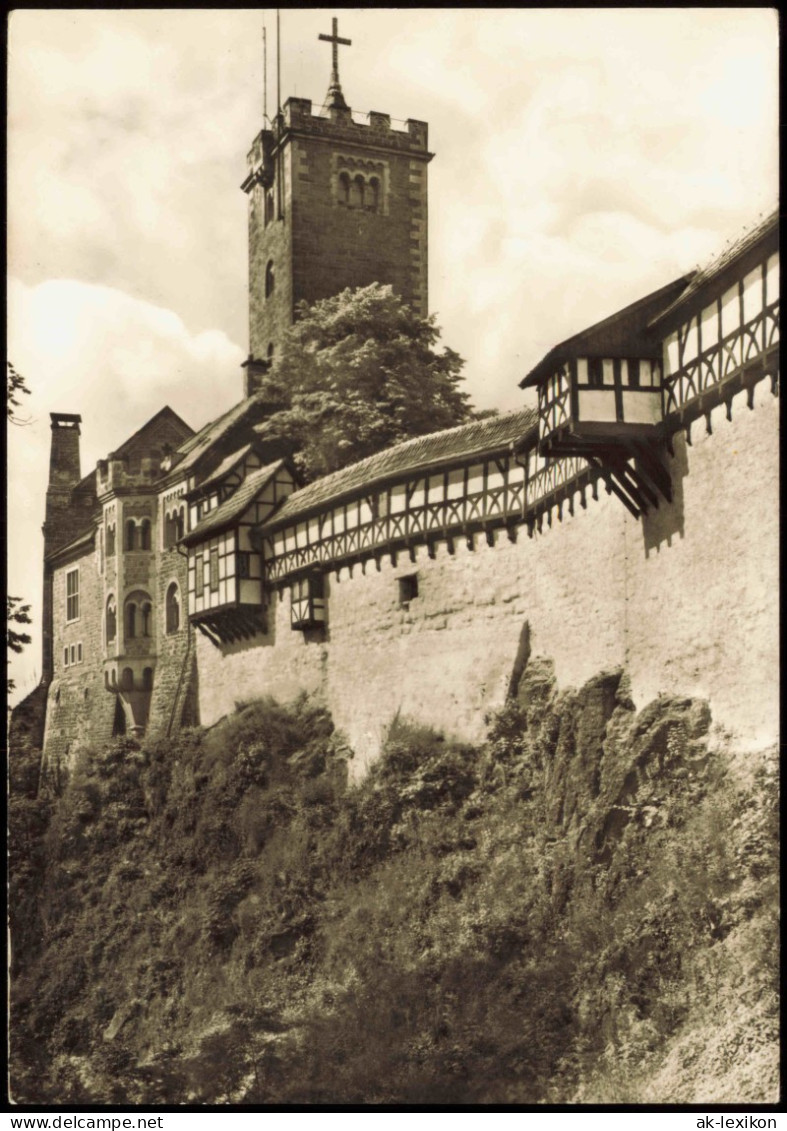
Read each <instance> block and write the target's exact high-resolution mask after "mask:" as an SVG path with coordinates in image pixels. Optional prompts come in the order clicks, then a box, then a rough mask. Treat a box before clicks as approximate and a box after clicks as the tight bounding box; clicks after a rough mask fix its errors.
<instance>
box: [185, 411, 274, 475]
mask: <svg viewBox="0 0 787 1131" xmlns="http://www.w3.org/2000/svg"><path fill="white" fill-rule="evenodd" d="M261 403H262V402H261V400H260V398H259V396H257V395H256V394H255V395H254V396H251V397H246V398H245V399H244V400H242V401H239V402H238V404H236V405H234V406H233V407H232V408H230V409H228V410H227V412H225V413H223V414H222V415H221V416H219V417H217V418H216V419H215V420H211V421H209V422H208V423H207V424H206V425H205V427H204V428H201V429H200V430H199V432H197V433H196V435H194V436H190V437H189V438H188V440H186V441H185V442H184V443H182V444H181V445H180V447H179V448H178V450H177V453H176V454H177V455H179V456H180V457H181V458H180V459H178V460H177V462H175V461H173V465H172V470H171V471H170V472H168V473H167V476H166V478H167V479H171V478H173V477H175V476H182V475H183V473H184V471H188V470H189V469H190V468H192V467H194V466H195V464H197V463H198V462H199V461H200V460H201V459H202V457H203V456H204V455H206V454H207V453H208V451H209V450H210V449H211V448H212V447H213V445H214V444H215V443H216V441H217V440H220V439H222V437H224V436H226V434H227V433H228V432H229V431H230V429H231V428H233V427H234V425H236V424H238V423H240V421H242V420H243V419H244V417H245V416H246V415H248V414H249V413H250V412H252V411H253V410H254V409H255V408H257V407H258V406H260V405H261Z"/></svg>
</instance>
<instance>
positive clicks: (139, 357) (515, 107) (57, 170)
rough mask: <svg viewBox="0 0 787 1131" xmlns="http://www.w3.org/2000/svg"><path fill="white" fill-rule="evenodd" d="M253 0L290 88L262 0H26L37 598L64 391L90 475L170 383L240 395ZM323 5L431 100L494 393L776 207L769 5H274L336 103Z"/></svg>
mask: <svg viewBox="0 0 787 1131" xmlns="http://www.w3.org/2000/svg"><path fill="white" fill-rule="evenodd" d="M263 15H264V16H265V19H266V22H267V25H268V43H269V61H270V64H271V65H270V68H269V109H272V108H273V101H274V99H275V81H274V75H273V60H274V58H275V54H274V45H275V13H274V12H273V11H272V10H271V11H268V12H267V13H263V11H262V10H261V9H255V10H250V9H245V10H240V11H231V10H221V11H210V10H193V11H189V10H185V9H175V10H162V11H155V10H147V9H146V10H133V9H132V10H122V11H93V10H72V11H69V10H59V11H58V10H47V11H27V10H21V11H19V10H18V11H16V12H14V13H13V14H12V16H11V21H10V58H9V118H8V121H9V181H8V202H9V264H8V268H9V276H10V281H9V312H8V317H9V327H8V333H9V357H10V358H11V359H12V361H13V362H14V364H15V365H16V367H17V369H19V370H20V371H21V372H22V373H23V374H24V375H25V377H26V379H27V381H28V383H29V385H30V387H31V388H32V390H33V395H32V396H31V397H28V398H25V404H24V406H23V408H24V413H25V415H26V417H27V418H28V419H29V420H30V423H29V424H28V426H26V427H23V428H11V429H10V437H9V469H8V472H9V499H8V516H9V532H8V546H9V567H8V577H9V589H10V592H11V593H14V594H19V595H22V596H24V597H25V598H26V599H27V600H29V601H31V603H32V605H33V610H34V614H35V616H36V620H37V621H38V620H39V618H40V590H41V564H40V559H41V543H42V539H41V532H40V526H41V522H42V521H43V515H44V494H45V489H46V476H47V466H48V448H49V435H50V434H49V413H50V412H51V411H56V412H79V413H81V414H82V418H83V426H82V471H83V474H86V473H87V472H88V471H89V470H90V468H91V467H92V466H94V464H95V461H96V460H97V459H99V458H101V457H102V456H103V455H105V454H106V453H107V452H108V451H110V450H111V449H113V448H115V447H117V446H118V445H119V444H120V443H121V442H122V441H123V440H124V439H125V438H126V436H128V435H129V434H130V433H131V432H132V431H134V430H135V429H136V428H137V427H139V426H140V425H141V424H143V423H144V421H145V420H146V419H148V418H149V417H150V416H152V415H153V414H154V413H155V412H156V411H157V410H158V409H159V408H160V407H161V406H162V405H163V404H169V405H171V406H172V408H174V409H175V411H176V412H179V413H180V414H181V415H182V416H183V417H184V419H186V420H187V421H188V423H189V424H191V425H192V427H194V428H198V427H200V426H201V425H202V424H204V423H205V422H206V421H207V420H208V419H210V418H211V417H213V416H215V415H217V414H218V413H219V412H221V411H223V410H224V409H225V408H227V407H229V406H230V405H232V404H233V403H234V402H235V401H236V400H237V399H238V398H239V397H240V394H241V370H240V368H239V365H240V362H241V361H242V360H243V358H244V357H245V356H246V354H247V352H248V338H247V301H246V285H247V259H246V197H245V196H244V194H243V193H242V192H241V191H240V188H239V186H240V183H241V181H242V180H243V177H244V175H245V155H246V151H247V149H248V147H249V144H250V142H251V139H252V137H253V136H254V134H255V133H256V132H257V131H258V130H259V129H260V125H261V117H262V86H263V83H262V73H263V68H262V47H261V41H262V34H261V28H262V20H263ZM332 15H338V17H339V30H340V34H341V35H343V36H347V37H350V38H352V40H353V45H352V47H350V48H342V49H341V78H342V85H343V88H344V92H345V96H346V98H347V101H348V102H349V103H350V105H351V106H352V107H353V109H355V110H359V111H368V110H380V111H384V112H387V113H390V114H391V115H392V117H394V118H398V119H405V118H407V117H413V118H420V119H424V120H426V121H428V122H429V130H430V134H429V137H430V148H431V149H432V150H433V151H434V152H435V153H436V157H435V159H434V161H433V162H432V163H431V165H430V167H429V178H430V181H429V191H430V214H429V225H430V230H429V240H430V245H429V251H430V264H429V267H430V271H429V276H430V307H431V310H432V311H434V312H435V313H436V314H437V318H438V323H439V325H440V326H441V327H442V331H443V339H444V341H445V342H446V343H447V344H448V345H450V346H452V347H453V348H454V349H456V350H458V351H459V353H460V354H461V355H462V356H463V357H464V358H465V359H466V361H467V365H466V370H465V372H466V376H467V384H468V389H469V392H470V393H471V395H472V398H473V400H474V402H475V403H476V404H477V405H478V406H479V407H484V408H486V407H497V408H500V409H508V408H515V407H518V406H519V405H521V403H522V394H521V392H520V391H519V390H518V388H517V382H518V380H519V379H520V378H521V377H522V376H523V375H524V373H525V372H527V370H528V369H529V368H530V367H531V366H532V365H533V364H534V363H535V362H536V361H538V359H539V358H540V356H541V355H542V354H543V353H544V352H546V350H547V349H549V348H550V346H552V345H553V344H555V343H556V342H557V341H560V340H561V339H562V338H564V337H567V336H568V335H570V334H572V333H574V332H575V331H577V330H579V329H582V328H583V327H584V326H586V325H588V324H590V323H592V322H593V321H596V320H598V319H600V318H602V317H605V316H606V315H607V314H609V313H612V312H613V311H614V310H615V309H617V308H619V307H620V306H623V305H625V304H626V303H628V302H632V301H634V300H635V299H637V298H639V297H641V296H642V295H644V294H646V293H647V292H648V291H650V290H652V289H654V288H655V287H657V286H660V285H661V284H662V283H664V282H666V281H668V280H669V279H670V278H672V277H674V276H676V275H678V274H680V273H681V272H683V271H685V270H688V269H689V268H691V267H693V266H696V265H697V264H698V263H700V262H702V261H703V260H705V259H706V258H707V257H708V256H709V255H711V254H713V253H714V251H716V250H719V249H720V248H721V247H723V245H724V243H725V242H726V241H727V240H729V239H731V238H732V237H734V236H735V235H736V234H737V233H739V232H740V230H741V228H743V227H745V226H747V225H749V224H751V223H752V222H753V221H755V220H756V219H757V217H758V216H759V215H760V214H761V213H763V212H767V211H769V210H770V209H771V208H772V207H773V206H774V203H775V201H776V193H777V99H778V92H777V73H778V64H777V50H778V27H777V21H776V15H775V12H774V10H772V9H768V8H747V9H735V8H703V9H664V8H652V9H647V8H641V9H636V8H632V9H614V8H610V9H603V8H602V9H554V10H549V9H546V10H545V9H538V10H536V9H521V8H520V9H500V10H495V9H475V10H474V9H457V10H451V9H442V10H437V9H421V10H419V9H415V10H413V9H401V10H396V9H362V8H359V9H348V10H342V9H335V10H332V9H298V10H287V9H284V10H283V11H282V94H283V97H285V98H286V97H287V96H289V95H295V94H297V95H298V96H299V97H306V98H311V99H312V100H313V101H314V103H315V104H316V106H317V107H319V106H320V105H321V104H322V100H323V98H324V96H325V92H326V89H327V85H328V78H329V71H330V49H329V47H328V46H327V45H326V44H323V43H319V42H318V39H317V36H318V33H319V32H327V31H330V19H331V16H332ZM14 668H15V670H14V673H13V674H14V675H15V677H16V679H17V682H18V685H19V687H20V689H21V690H23V691H25V690H28V689H29V688H30V687H31V686H32V685H33V681H34V679H35V678H36V676H37V675H38V674H40V646H39V644H38V632H37V626H36V642H35V644H34V646H33V647H31V648H29V649H27V650H26V652H25V654H24V655H23V657H22V658H21V661H17V662H16V663H15V665H14Z"/></svg>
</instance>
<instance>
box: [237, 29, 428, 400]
mask: <svg viewBox="0 0 787 1131" xmlns="http://www.w3.org/2000/svg"><path fill="white" fill-rule="evenodd" d="M333 23H334V28H333V35H332V36H321V38H324V39H326V40H328V41H329V42H331V44H332V48H333V71H332V74H331V83H330V86H329V89H328V95H327V98H326V101H325V105H324V107H323V108H322V110H321V111H320V112H319V113H312V103H311V101H310V100H309V99H307V98H289V99H288V100H287V101H286V102H285V104H284V107H283V108H282V109H281V110H280V111H279V113H278V114H277V115H276V118H275V120H274V122H273V126H272V128H271V129H267V128H265V129H263V130H262V131H261V132H260V133H259V134H258V135H257V137H256V138H255V139H254V143H253V145H252V147H251V150H250V152H249V154H248V158H247V161H248V175H247V177H246V179H245V181H244V182H243V185H242V186H241V187H242V188H243V191H244V192H245V193H247V195H248V197H249V351H250V356H249V360H248V361H247V362H246V364H245V366H244V372H245V377H244V395H246V396H248V395H249V394H250V393H252V392H253V391H254V389H255V380H256V377H257V376H258V375H259V374H260V373H262V372H264V371H265V369H266V368H267V364H268V363H269V362H270V360H271V359H272V358H273V356H274V355H275V353H276V351H277V349H278V348H279V345H280V341H281V336H282V334H283V332H284V331H285V330H286V329H287V328H288V327H289V326H290V325H291V324H292V322H293V319H294V318H295V314H296V306H297V304H298V303H299V302H301V301H302V300H305V301H306V302H309V303H312V302H316V301H317V300H318V299H322V298H328V297H330V296H332V295H335V294H338V293H339V292H340V291H342V290H344V289H345V288H346V287H361V286H367V285H369V284H370V283H374V282H379V283H389V284H391V285H392V286H393V288H394V291H395V292H396V293H397V294H398V295H401V296H402V298H404V299H405V300H406V301H407V302H408V303H410V304H411V306H412V307H413V308H414V309H415V310H416V311H417V312H418V313H419V314H420V315H422V316H425V315H426V314H427V313H428V294H427V252H428V248H427V165H428V163H429V161H430V160H431V158H432V154H431V153H429V151H428V148H427V133H428V127H427V124H426V123H425V122H420V121H414V120H412V119H409V120H408V121H406V122H404V123H403V127H404V128H403V129H395V128H393V126H392V124H391V117H390V115H388V114H382V113H377V112H374V111H372V112H371V113H369V114H368V115H367V116H366V117H365V118H364V120H363V121H358V120H357V118H358V116H357V115H356V116H354V115H353V112H352V110H351V109H350V107H348V105H347V103H346V102H345V99H344V95H343V94H342V90H341V86H340V83H339V75H338V62H337V45H338V44H339V43H345V44H348V43H349V42H350V41H349V40H340V39H339V38H338V36H337V31H336V20H334V21H333Z"/></svg>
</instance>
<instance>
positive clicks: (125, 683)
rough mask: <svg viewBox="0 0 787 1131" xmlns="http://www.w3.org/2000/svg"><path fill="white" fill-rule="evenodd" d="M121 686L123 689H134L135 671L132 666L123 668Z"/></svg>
mask: <svg viewBox="0 0 787 1131" xmlns="http://www.w3.org/2000/svg"><path fill="white" fill-rule="evenodd" d="M120 687H121V690H122V691H133V690H134V673H133V671H132V670H131V668H123V674H122V675H121V677H120Z"/></svg>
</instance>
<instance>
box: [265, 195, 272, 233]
mask: <svg viewBox="0 0 787 1131" xmlns="http://www.w3.org/2000/svg"><path fill="white" fill-rule="evenodd" d="M272 219H273V190H272V189H268V191H267V192H266V193H265V226H266V227H267V226H268V224H270V222H271V220H272Z"/></svg>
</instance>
